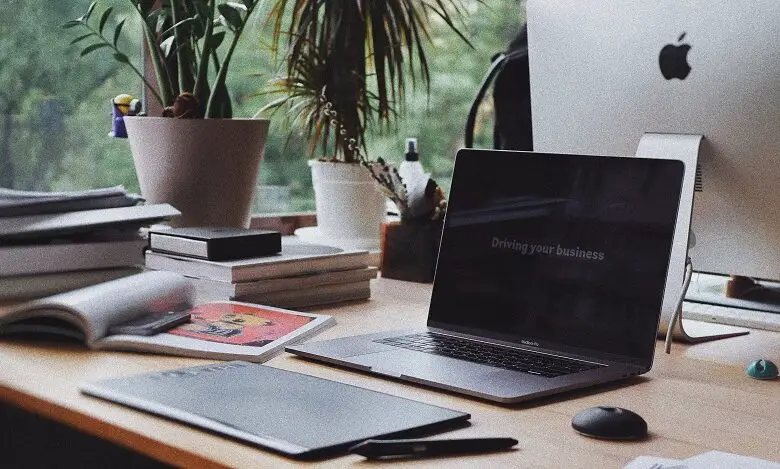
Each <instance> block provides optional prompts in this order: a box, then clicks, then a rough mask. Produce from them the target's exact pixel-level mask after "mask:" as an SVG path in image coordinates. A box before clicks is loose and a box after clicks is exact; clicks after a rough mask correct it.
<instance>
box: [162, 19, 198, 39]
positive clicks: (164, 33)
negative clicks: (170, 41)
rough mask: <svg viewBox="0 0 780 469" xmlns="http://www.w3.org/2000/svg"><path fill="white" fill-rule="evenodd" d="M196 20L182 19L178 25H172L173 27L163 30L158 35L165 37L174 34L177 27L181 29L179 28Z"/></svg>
mask: <svg viewBox="0 0 780 469" xmlns="http://www.w3.org/2000/svg"><path fill="white" fill-rule="evenodd" d="M196 19H197V18H185V19H183V20H181V21H179V22H178V23H176V24H174V25H173V26H171V27H170V28H168V29H166V30H165V31H163V32H162V33H160V35H161V36H166V35H167V34H168V33H172V32H174V31H175V30H176V28H178V27H181V26H184V25H185V24H187V23H192V22H193V21H195V20H196Z"/></svg>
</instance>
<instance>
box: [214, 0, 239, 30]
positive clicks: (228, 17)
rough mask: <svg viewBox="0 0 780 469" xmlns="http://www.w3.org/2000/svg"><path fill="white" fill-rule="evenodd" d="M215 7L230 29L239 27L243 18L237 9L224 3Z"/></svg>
mask: <svg viewBox="0 0 780 469" xmlns="http://www.w3.org/2000/svg"><path fill="white" fill-rule="evenodd" d="M217 8H218V9H219V13H220V14H221V15H222V17H223V18H224V19H225V22H226V24H227V25H228V26H229V27H230V29H232V30H233V31H235V30H237V29H239V28H240V27H241V24H242V23H243V22H244V20H242V19H241V12H240V11H239V10H237V9H236V8H235V7H232V6H230V5H228V4H226V3H222V4H220V5H218V6H217Z"/></svg>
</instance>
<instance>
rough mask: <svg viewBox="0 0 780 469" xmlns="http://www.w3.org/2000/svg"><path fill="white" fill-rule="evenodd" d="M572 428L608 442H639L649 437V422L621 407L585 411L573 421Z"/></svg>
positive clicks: (594, 408)
mask: <svg viewBox="0 0 780 469" xmlns="http://www.w3.org/2000/svg"><path fill="white" fill-rule="evenodd" d="M571 426H572V427H573V428H574V429H575V430H577V432H579V433H581V434H583V435H585V436H590V437H593V438H604V439H607V440H639V439H642V438H644V437H645V436H647V422H645V420H644V419H643V418H642V417H640V416H639V415H638V414H636V413H634V412H631V411H630V410H627V409H621V408H620V407H606V406H598V407H591V408H589V409H585V410H583V411H582V412H580V413H578V414H577V415H575V416H574V418H573V419H571Z"/></svg>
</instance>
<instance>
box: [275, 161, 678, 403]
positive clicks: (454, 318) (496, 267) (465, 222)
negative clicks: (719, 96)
mask: <svg viewBox="0 0 780 469" xmlns="http://www.w3.org/2000/svg"><path fill="white" fill-rule="evenodd" d="M683 172H684V167H683V164H682V163H681V162H680V161H676V160H660V159H648V158H613V157H599V156H580V155H561V154H541V153H524V152H511V151H497V150H468V149H466V150H460V151H459V152H458V155H457V157H456V161H455V169H454V172H453V181H452V187H451V190H450V199H449V208H448V211H447V216H446V219H445V224H444V229H443V235H442V241H441V248H440V251H439V258H438V264H437V269H436V276H435V280H434V287H433V292H432V297H431V303H430V307H429V313H428V321H427V327H426V328H423V329H415V330H408V331H390V332H383V333H377V334H369V335H362V336H353V337H345V338H339V339H333V340H327V341H320V342H310V343H306V344H303V345H295V346H292V347H288V348H287V351H289V352H291V353H294V354H297V355H299V356H302V357H306V358H310V359H314V360H319V361H324V362H327V363H331V364H334V365H339V366H344V367H348V368H355V369H358V370H362V371H366V372H370V373H374V374H378V375H383V376H388V377H392V378H397V379H402V380H406V381H410V382H414V383H419V384H423V385H427V386H433V387H436V388H440V389H445V390H449V391H454V392H458V393H463V394H467V395H470V396H475V397H479V398H484V399H488V400H492V401H497V402H502V403H512V402H519V401H523V400H527V399H531V398H535V397H540V396H545V395H549V394H553V393H559V392H563V391H567V390H571V389H576V388H582V387H585V386H590V385H594V384H598V383H604V382H608V381H613V380H618V379H621V378H626V377H629V376H634V375H639V374H642V373H645V372H647V371H648V370H649V369H650V367H651V366H652V361H653V352H654V348H655V340H656V332H657V327H658V316H659V312H660V308H661V302H662V299H663V290H664V284H665V281H666V275H667V271H668V264H669V254H670V250H671V246H672V239H673V236H674V229H675V222H676V217H677V208H678V202H679V197H680V191H681V186H682V179H683ZM401 293H402V292H399V294H401ZM398 314H403V312H402V311H399V312H398ZM453 338H454V339H456V340H455V342H456V344H455V345H454V346H453V345H452V344H450V342H451V341H452V340H451V339H453ZM432 342H433V345H431V343H432ZM442 344H443V345H442ZM485 349H486V350H485ZM453 350H455V352H453ZM455 357H458V358H455ZM485 357H487V358H485ZM529 357H530V358H529ZM510 359H511V360H516V361H518V362H519V364H518V363H517V362H511V361H510V362H508V360H510ZM530 364H533V366H531V365H530Z"/></svg>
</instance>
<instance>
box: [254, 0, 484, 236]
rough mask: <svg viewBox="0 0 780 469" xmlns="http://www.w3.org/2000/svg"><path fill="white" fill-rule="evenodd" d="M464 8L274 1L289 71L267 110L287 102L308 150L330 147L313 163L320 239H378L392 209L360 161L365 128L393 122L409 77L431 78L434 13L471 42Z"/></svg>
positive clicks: (433, 0)
mask: <svg viewBox="0 0 780 469" xmlns="http://www.w3.org/2000/svg"><path fill="white" fill-rule="evenodd" d="M461 14H462V10H461V2H460V1H459V0H420V1H416V2H409V1H407V0H386V1H381V2H378V1H377V2H360V1H321V0H292V1H290V0H275V1H273V2H272V7H271V10H270V13H269V20H270V22H271V24H273V25H274V29H273V39H272V45H273V47H274V50H277V51H278V50H280V48H281V47H284V46H286V47H287V53H286V55H285V56H284V72H285V73H284V76H283V77H281V78H278V79H276V80H273V81H272V82H271V85H270V89H269V90H268V92H269V93H280V94H281V95H282V96H281V97H280V98H278V99H276V100H275V101H273V102H271V103H270V104H268V105H267V106H265V107H264V108H263V109H261V112H264V111H267V110H278V109H280V108H285V109H287V110H288V113H287V114H288V116H291V117H292V119H293V123H294V125H295V127H297V128H299V129H302V130H303V132H304V134H305V135H306V138H307V139H308V142H309V152H310V155H314V153H315V152H316V150H317V148H318V147H319V148H321V150H322V153H323V154H324V155H326V157H325V158H322V159H320V160H316V161H315V160H312V161H310V167H311V170H312V182H313V183H314V190H315V203H316V208H317V224H318V227H317V229H318V230H319V236H320V237H322V238H326V239H329V240H331V241H332V242H337V243H338V242H340V241H344V242H343V243H342V244H346V245H349V244H350V243H351V244H352V245H355V241H356V240H357V241H358V242H357V245H358V246H361V247H372V246H371V245H372V244H375V245H376V247H378V244H379V226H380V224H381V222H382V221H383V220H384V218H385V213H386V209H385V200H384V197H383V196H381V195H380V194H378V192H377V191H376V189H375V187H374V183H373V179H372V178H371V176H370V174H369V173H368V171H367V170H366V168H364V167H362V166H361V165H360V163H361V162H363V161H366V158H365V156H364V155H365V150H366V141H365V134H366V131H367V130H368V128H369V127H371V126H373V125H380V126H381V125H385V126H386V127H389V124H390V123H391V122H392V121H393V120H394V118H396V117H397V116H398V115H400V114H401V113H402V112H403V109H404V94H405V89H406V85H407V83H408V80H409V79H411V82H412V84H415V82H416V80H417V78H418V77H419V78H421V79H422V81H423V83H424V84H425V86H426V87H427V86H429V82H430V77H429V71H428V61H427V58H426V53H425V49H424V43H425V42H426V41H427V40H428V39H429V38H430V37H429V35H428V22H429V20H430V19H431V17H432V16H435V17H438V18H440V19H442V20H443V21H444V22H445V23H446V24H448V25H449V26H450V27H451V28H452V29H453V30H454V31H455V32H456V33H457V34H458V36H460V37H461V38H462V39H463V40H464V41H466V38H465V37H464V36H463V35H462V34H461V33H460V32H459V31H458V29H457V28H456V26H455V20H454V18H456V17H459V16H460V15H461ZM466 42H467V43H468V41H466ZM366 241H367V242H366Z"/></svg>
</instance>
